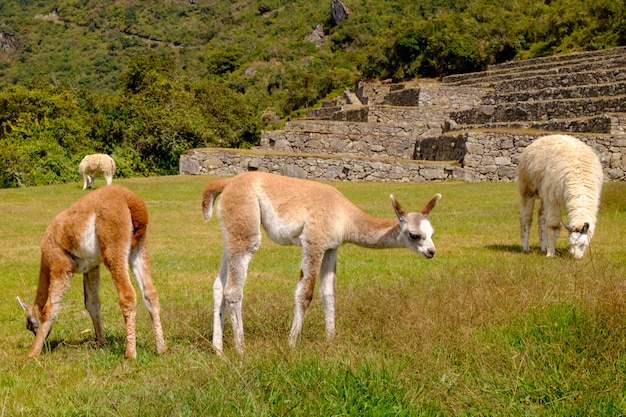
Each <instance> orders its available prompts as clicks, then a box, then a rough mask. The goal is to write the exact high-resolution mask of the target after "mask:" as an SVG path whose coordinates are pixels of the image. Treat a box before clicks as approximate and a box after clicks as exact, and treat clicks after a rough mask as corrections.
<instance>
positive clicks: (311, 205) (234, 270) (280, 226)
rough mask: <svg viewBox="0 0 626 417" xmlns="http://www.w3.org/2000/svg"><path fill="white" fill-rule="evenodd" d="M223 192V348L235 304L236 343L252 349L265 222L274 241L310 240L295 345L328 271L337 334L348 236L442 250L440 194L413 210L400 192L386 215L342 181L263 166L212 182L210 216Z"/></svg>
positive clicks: (219, 308)
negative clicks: (246, 313)
mask: <svg viewBox="0 0 626 417" xmlns="http://www.w3.org/2000/svg"><path fill="white" fill-rule="evenodd" d="M220 193H221V194H222V196H221V198H220V200H219V202H218V204H217V213H218V218H219V220H220V223H221V228H222V234H223V238H224V248H223V254H222V262H221V265H220V271H219V274H218V276H217V278H216V280H215V283H214V286H213V300H214V321H213V346H214V348H215V350H216V351H217V352H218V353H220V354H221V353H222V338H223V329H224V311H225V307H226V304H228V307H229V311H230V318H231V322H232V327H233V336H234V342H235V349H236V350H237V352H239V353H244V351H245V345H244V331H243V321H242V316H241V305H242V298H243V287H244V284H245V281H246V276H247V270H248V263H249V262H250V260H251V258H252V255H253V254H254V253H255V252H256V251H257V249H258V248H259V246H260V244H261V226H263V228H264V229H265V231H266V232H267V235H268V236H269V237H270V239H272V240H273V241H275V242H277V243H279V244H282V245H298V246H302V260H301V263H300V281H299V283H298V285H297V288H296V291H295V313H294V318H293V324H292V326H291V332H290V335H289V345H291V346H294V345H295V344H296V342H297V340H298V337H299V335H300V331H301V330H302V323H303V320H304V315H305V312H306V310H307V308H308V306H309V304H310V302H311V299H312V298H313V290H314V287H315V280H316V278H317V277H318V276H319V278H320V288H319V291H320V296H321V299H322V304H323V308H324V320H325V326H326V336H327V338H328V339H332V338H333V337H334V335H335V291H336V275H335V270H336V264H337V249H338V248H339V246H340V245H341V244H343V243H344V242H349V243H354V244H357V245H360V246H364V247H368V248H389V247H403V246H404V247H407V248H409V249H411V250H412V251H414V252H417V253H419V254H421V255H423V256H424V257H425V258H428V259H430V258H432V257H433V256H434V255H435V245H434V244H433V241H432V236H433V232H434V230H433V227H432V226H431V224H430V222H429V221H428V219H427V216H428V214H429V213H430V211H431V210H432V209H433V208H434V207H435V205H436V204H437V202H438V201H439V199H440V198H441V195H440V194H436V195H435V196H434V197H433V198H432V199H431V200H430V201H429V202H428V203H427V204H426V206H425V207H424V208H423V209H422V210H421V211H420V212H419V213H407V212H405V211H404V209H403V208H402V207H401V206H400V203H398V201H397V200H396V199H395V198H394V197H393V195H392V196H390V197H391V202H392V206H393V209H394V210H395V214H396V217H394V218H392V219H379V218H376V217H373V216H371V215H369V214H367V213H365V212H363V211H362V210H361V209H359V208H358V207H356V206H355V205H354V204H352V203H351V202H350V201H349V200H348V199H347V198H346V197H345V196H343V195H342V194H341V193H340V192H339V191H338V190H337V189H336V188H334V187H331V186H330V185H326V184H322V183H319V182H315V181H308V180H303V179H296V178H290V177H285V176H281V175H275V174H268V173H263V172H246V173H243V174H239V175H237V176H235V177H232V178H227V179H218V180H215V181H212V182H210V183H209V184H208V185H207V186H206V188H205V190H204V195H203V199H202V208H203V212H204V218H205V219H206V220H209V219H210V218H211V216H212V212H213V203H214V201H215V198H216V197H217V196H218V195H219V194H220Z"/></svg>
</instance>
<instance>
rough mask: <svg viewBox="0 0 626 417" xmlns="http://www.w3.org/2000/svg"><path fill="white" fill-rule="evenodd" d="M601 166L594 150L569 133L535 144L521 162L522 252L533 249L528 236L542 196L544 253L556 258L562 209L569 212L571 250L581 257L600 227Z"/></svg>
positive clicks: (524, 154) (528, 148)
mask: <svg viewBox="0 0 626 417" xmlns="http://www.w3.org/2000/svg"><path fill="white" fill-rule="evenodd" d="M602 180H603V173H602V165H601V164H600V161H599V159H598V157H597V155H596V154H595V153H594V151H593V150H592V149H591V148H590V147H589V146H587V145H586V144H584V143H583V142H581V141H580V140H578V139H576V138H573V137H571V136H566V135H550V136H544V137H542V138H539V139H537V140H536V141H534V142H533V143H531V144H530V145H529V146H528V147H527V148H526V149H525V150H524V152H523V153H522V157H521V159H520V163H519V172H518V180H517V181H518V188H519V192H520V197H521V205H520V232H521V235H522V248H523V249H524V251H529V250H530V244H529V240H528V239H529V237H528V235H529V233H530V225H531V223H532V218H533V208H534V205H535V198H537V197H538V198H540V199H541V201H540V206H539V213H538V217H539V235H540V236H541V250H542V251H544V252H546V254H547V256H554V252H555V245H556V240H557V238H558V236H559V231H560V227H561V209H562V208H565V209H566V210H567V224H566V225H564V227H565V228H566V229H567V231H568V232H569V252H570V254H571V255H572V256H573V257H574V258H575V259H580V258H582V256H583V255H584V253H585V250H586V249H587V247H588V246H589V242H590V241H591V237H592V236H593V232H594V230H595V227H596V216H597V213H598V206H599V205H600V193H601V191H602Z"/></svg>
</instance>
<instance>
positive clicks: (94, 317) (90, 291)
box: [83, 266, 106, 345]
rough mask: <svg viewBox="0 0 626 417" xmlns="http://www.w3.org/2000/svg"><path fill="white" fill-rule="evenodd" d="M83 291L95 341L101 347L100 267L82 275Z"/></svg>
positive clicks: (102, 337)
mask: <svg viewBox="0 0 626 417" xmlns="http://www.w3.org/2000/svg"><path fill="white" fill-rule="evenodd" d="M83 290H84V295H85V308H86V309H87V311H88V312H89V315H90V316H91V321H92V322H93V330H94V332H95V334H96V341H97V342H98V343H99V344H101V345H103V344H105V343H106V339H105V338H104V329H103V327H102V320H101V317H100V305H101V304H100V267H98V266H97V267H95V268H93V269H92V270H91V271H88V272H87V273H85V274H83Z"/></svg>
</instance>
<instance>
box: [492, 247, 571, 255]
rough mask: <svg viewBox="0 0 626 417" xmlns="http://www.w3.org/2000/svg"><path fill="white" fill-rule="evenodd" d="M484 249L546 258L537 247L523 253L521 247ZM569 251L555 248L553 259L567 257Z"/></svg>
mask: <svg viewBox="0 0 626 417" xmlns="http://www.w3.org/2000/svg"><path fill="white" fill-rule="evenodd" d="M485 248H487V249H489V250H491V251H494V252H507V253H521V254H524V255H540V256H546V253H545V252H543V251H542V250H541V248H540V247H539V246H536V247H531V248H530V251H529V252H524V251H523V250H522V246H521V245H487V246H485ZM569 256H570V255H569V251H568V250H567V249H566V248H557V249H556V250H555V252H554V257H555V258H567V257H569Z"/></svg>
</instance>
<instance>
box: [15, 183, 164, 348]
mask: <svg viewBox="0 0 626 417" xmlns="http://www.w3.org/2000/svg"><path fill="white" fill-rule="evenodd" d="M147 231H148V210H147V207H146V204H145V203H144V202H143V200H141V198H139V197H138V196H137V195H136V194H134V193H133V192H131V191H130V190H128V189H126V188H124V187H120V186H116V185H112V186H109V187H103V188H101V189H98V190H96V191H92V192H90V193H89V194H87V195H86V196H84V197H83V198H81V199H80V200H78V201H77V202H76V203H74V204H73V205H72V206H71V207H69V208H68V209H67V210H64V211H62V212H61V213H59V214H58V215H57V216H56V217H55V218H54V219H53V220H52V222H51V223H50V225H49V226H48V228H47V230H46V232H45V234H44V237H43V241H42V243H41V263H40V267H39V285H38V287H37V296H36V299H35V304H34V305H31V304H28V303H26V302H24V301H22V300H21V299H20V298H19V297H17V299H18V301H19V303H20V305H21V306H22V307H23V309H24V311H25V312H26V316H27V322H26V325H27V328H28V329H29V330H31V331H32V332H33V333H34V334H35V341H34V342H33V345H32V347H31V349H30V351H29V352H28V357H29V358H32V357H34V356H37V355H39V354H40V353H41V350H42V349H43V345H44V342H45V340H46V338H47V337H48V334H49V333H50V330H51V328H52V324H53V323H54V320H55V319H56V318H57V315H58V313H59V309H60V307H61V300H62V299H63V296H64V295H65V293H66V292H67V290H68V288H69V286H70V281H71V278H72V276H73V274H75V273H80V274H83V286H84V292H85V307H86V309H87V311H89V314H90V316H91V319H92V321H93V326H94V331H95V335H96V340H97V341H98V343H100V344H104V343H105V338H104V330H103V327H102V321H101V318H100V294H99V291H100V264H101V263H104V264H105V265H106V267H107V268H108V269H109V271H110V272H111V277H112V279H113V283H114V284H115V288H116V290H117V293H118V296H119V304H120V307H121V309H122V314H123V315H124V323H125V325H126V353H125V357H126V358H127V359H132V358H135V357H136V347H135V346H136V336H135V316H136V309H137V295H136V293H135V289H134V288H133V285H132V283H131V281H130V275H129V272H128V269H129V266H130V267H131V268H132V270H133V274H134V276H135V279H136V281H137V283H138V285H139V288H140V290H141V293H142V296H143V300H144V303H145V305H146V307H147V308H148V311H149V313H150V317H151V319H152V329H153V331H154V334H155V336H156V349H157V351H158V352H159V353H162V352H165V351H166V350H167V347H166V344H165V341H164V339H163V331H162V329H161V319H160V307H159V299H158V296H157V292H156V289H155V288H154V285H153V283H152V279H151V274H150V258H149V254H148V246H147Z"/></svg>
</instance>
